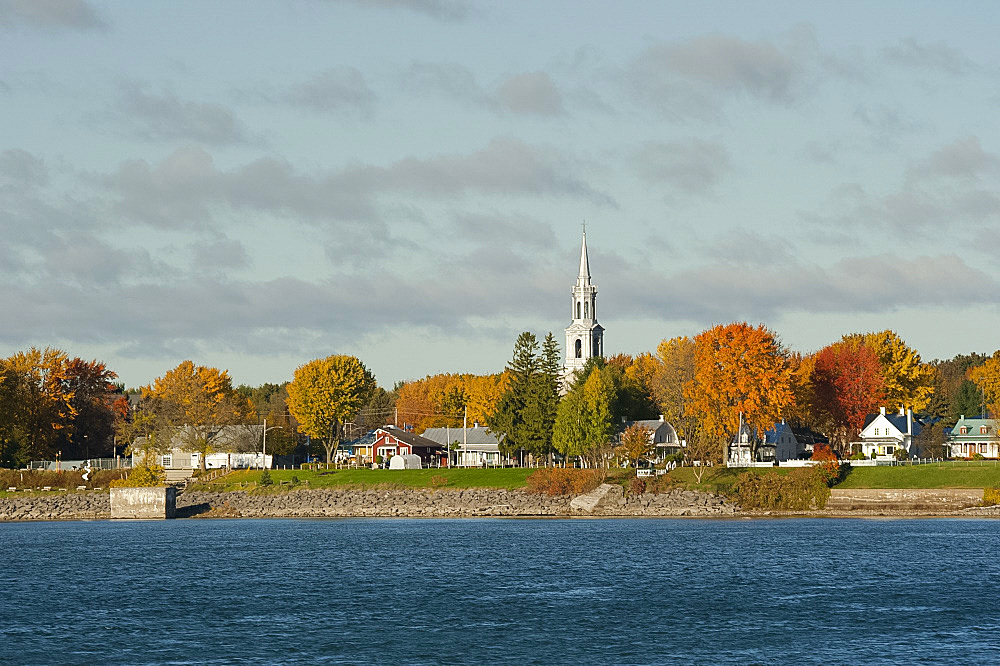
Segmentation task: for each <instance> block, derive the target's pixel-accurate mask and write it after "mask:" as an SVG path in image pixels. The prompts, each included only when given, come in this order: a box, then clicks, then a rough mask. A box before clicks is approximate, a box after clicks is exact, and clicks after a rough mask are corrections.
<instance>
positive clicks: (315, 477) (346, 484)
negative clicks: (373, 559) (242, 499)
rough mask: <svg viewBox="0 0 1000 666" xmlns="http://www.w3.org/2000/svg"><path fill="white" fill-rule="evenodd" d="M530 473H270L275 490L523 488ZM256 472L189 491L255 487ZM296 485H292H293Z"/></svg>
mask: <svg viewBox="0 0 1000 666" xmlns="http://www.w3.org/2000/svg"><path fill="white" fill-rule="evenodd" d="M533 471H534V470H532V469H521V468H509V469H473V468H470V469H462V468H455V469H398V470H397V469H338V470H333V469H331V470H271V471H270V476H271V479H272V480H273V481H274V486H273V488H274V489H289V488H303V487H307V488H379V487H399V488H451V489H462V488H507V489H514V488H523V487H524V485H525V479H526V478H527V477H528V475H529V474H530V473H531V472H533ZM260 477H261V473H260V472H259V471H240V472H232V473H230V474H226V475H224V476H221V477H219V478H217V479H214V480H212V481H210V482H208V483H196V484H194V485H192V486H191V489H192V490H209V491H215V492H224V491H230V490H246V489H247V488H248V487H257V486H258V484H259V482H260ZM293 482H294V483H295V484H296V485H294V486H293V485H291V484H292V483H293Z"/></svg>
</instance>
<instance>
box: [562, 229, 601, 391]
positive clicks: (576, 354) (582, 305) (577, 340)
mask: <svg viewBox="0 0 1000 666" xmlns="http://www.w3.org/2000/svg"><path fill="white" fill-rule="evenodd" d="M572 295H573V301H572V311H571V313H570V316H571V318H572V320H573V321H572V322H571V323H570V325H569V326H568V327H567V328H566V365H565V371H566V378H567V380H572V375H573V373H574V372H576V371H577V370H580V369H581V368H583V366H584V364H586V362H587V359H588V358H591V357H592V356H604V329H603V328H602V327H601V325H600V324H598V323H597V286H596V285H594V284H592V283H591V281H590V257H589V256H588V254H587V227H586V224H585V225H584V227H583V242H582V244H581V246H580V274H579V275H578V276H577V278H576V284H575V285H574V286H573V291H572Z"/></svg>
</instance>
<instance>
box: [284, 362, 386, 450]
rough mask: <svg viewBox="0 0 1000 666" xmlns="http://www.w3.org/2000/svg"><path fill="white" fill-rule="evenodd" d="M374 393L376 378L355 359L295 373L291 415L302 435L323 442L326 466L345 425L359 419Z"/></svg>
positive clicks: (315, 365)
mask: <svg viewBox="0 0 1000 666" xmlns="http://www.w3.org/2000/svg"><path fill="white" fill-rule="evenodd" d="M374 389H375V378H374V377H373V376H372V374H371V372H369V371H368V368H366V367H365V365H364V364H363V363H362V362H361V361H359V360H358V359H357V358H355V357H354V356H346V355H334V356H327V357H326V358H320V359H316V360H313V361H309V362H308V363H306V364H304V365H300V366H299V367H298V368H296V370H295V375H294V377H293V379H292V382H291V383H290V384H289V385H288V411H290V412H291V413H292V415H293V416H294V417H295V418H296V419H298V422H299V426H298V428H299V431H300V432H302V433H305V434H306V435H309V436H310V437H315V438H317V439H323V441H324V448H325V449H326V462H327V463H329V462H330V459H331V458H332V457H333V451H334V449H336V448H337V444H338V442H339V437H340V428H341V425H342V424H343V423H345V422H346V421H349V420H351V419H353V418H354V417H355V416H357V413H358V410H360V409H361V408H362V407H363V406H364V405H365V403H366V402H368V400H369V399H370V398H371V395H372V392H373V391H374Z"/></svg>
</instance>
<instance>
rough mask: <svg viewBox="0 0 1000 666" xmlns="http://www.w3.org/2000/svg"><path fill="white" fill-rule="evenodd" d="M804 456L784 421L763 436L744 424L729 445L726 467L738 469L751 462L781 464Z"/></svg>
mask: <svg viewBox="0 0 1000 666" xmlns="http://www.w3.org/2000/svg"><path fill="white" fill-rule="evenodd" d="M804 455H805V446H803V445H802V444H800V443H799V440H798V439H797V438H796V437H795V433H794V432H792V428H791V427H790V426H789V425H788V424H787V423H785V421H784V419H782V421H781V423H778V424H776V425H775V426H774V427H773V428H771V429H770V430H767V431H765V432H764V433H763V435H760V434H758V433H756V432H754V430H753V429H752V428H751V427H750V426H748V425H747V424H745V423H744V424H743V425H742V426H741V427H740V431H739V433H737V435H736V436H735V437H734V438H733V441H731V442H730V443H729V458H728V465H729V466H730V467H739V466H741V465H749V464H750V463H752V462H774V461H778V462H783V461H785V460H796V459H798V458H801V457H803V456H804Z"/></svg>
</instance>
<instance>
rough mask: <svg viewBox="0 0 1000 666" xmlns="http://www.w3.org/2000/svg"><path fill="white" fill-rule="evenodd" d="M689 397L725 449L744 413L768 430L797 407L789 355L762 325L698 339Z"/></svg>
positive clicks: (723, 328)
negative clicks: (792, 407)
mask: <svg viewBox="0 0 1000 666" xmlns="http://www.w3.org/2000/svg"><path fill="white" fill-rule="evenodd" d="M685 396H686V397H687V398H688V400H689V401H690V408H691V410H692V411H693V413H694V414H695V415H696V416H697V417H698V419H699V422H700V424H701V427H702V431H703V434H704V435H705V436H706V437H710V438H711V439H713V440H714V441H715V442H716V444H717V445H718V446H720V449H721V447H723V446H726V445H727V444H728V442H729V440H730V439H731V438H732V436H733V435H735V434H736V431H737V429H738V428H739V423H740V415H741V414H742V418H743V421H744V423H746V424H747V425H749V426H750V427H751V428H755V429H756V430H757V431H759V432H764V431H766V430H769V429H771V428H773V427H774V425H775V423H777V422H778V420H779V419H780V418H781V417H782V415H783V414H784V412H785V411H786V410H787V409H788V408H789V407H790V406H791V405H792V401H793V400H794V397H793V395H792V377H791V369H790V368H789V365H788V358H787V356H786V354H785V351H784V349H782V347H781V345H780V344H779V342H778V339H777V337H776V336H775V335H774V333H772V332H771V331H770V330H768V329H767V328H765V327H764V326H763V325H759V326H751V325H750V324H747V323H746V322H740V323H733V324H723V325H719V326H715V327H713V328H710V329H708V330H707V331H703V332H702V333H699V334H698V336H696V337H695V376H694V381H693V382H691V383H690V384H688V386H687V389H686V391H685Z"/></svg>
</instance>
